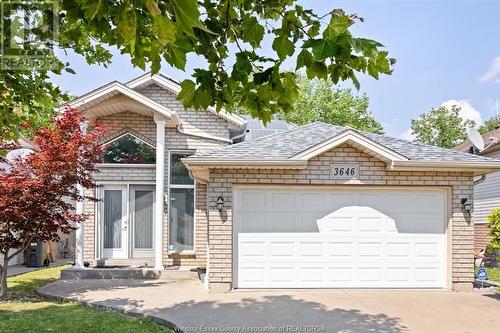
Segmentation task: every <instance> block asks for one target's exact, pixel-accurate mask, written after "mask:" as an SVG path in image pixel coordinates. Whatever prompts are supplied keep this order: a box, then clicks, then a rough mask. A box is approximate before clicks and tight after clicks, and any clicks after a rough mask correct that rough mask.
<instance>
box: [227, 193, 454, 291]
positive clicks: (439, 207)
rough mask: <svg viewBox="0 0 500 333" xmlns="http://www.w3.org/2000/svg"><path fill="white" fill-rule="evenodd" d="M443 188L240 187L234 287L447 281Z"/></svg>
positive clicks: (436, 283) (440, 285) (386, 285)
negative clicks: (322, 188) (323, 188)
mask: <svg viewBox="0 0 500 333" xmlns="http://www.w3.org/2000/svg"><path fill="white" fill-rule="evenodd" d="M445 193H446V192H445V191H444V190H421V189H414V190H394V189H368V188H366V189H362V190H361V189H357V190H354V189H325V190H321V189H317V188H316V189H305V188H288V189H287V188H276V189H270V188H266V189H264V188H240V189H236V190H235V192H234V196H235V198H234V201H235V203H234V220H233V221H234V230H235V233H234V242H233V244H234V248H233V251H234V258H235V262H234V272H235V275H234V284H235V287H236V288H444V287H446V270H447V269H446V267H447V265H446V257H447V256H446V237H445V229H446V225H445V220H446V218H445V210H446V209H445V207H446V196H445Z"/></svg>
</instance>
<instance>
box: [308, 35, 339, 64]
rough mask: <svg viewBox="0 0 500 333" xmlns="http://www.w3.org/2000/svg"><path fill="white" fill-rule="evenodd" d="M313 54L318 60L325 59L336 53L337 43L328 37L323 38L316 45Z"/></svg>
mask: <svg viewBox="0 0 500 333" xmlns="http://www.w3.org/2000/svg"><path fill="white" fill-rule="evenodd" d="M312 54H313V57H314V59H316V60H325V59H326V58H329V57H333V56H334V55H335V44H334V43H332V42H331V41H330V40H328V39H323V40H322V42H321V43H319V44H318V45H316V46H314V47H313V49H312Z"/></svg>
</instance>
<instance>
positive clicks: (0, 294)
mask: <svg viewBox="0 0 500 333" xmlns="http://www.w3.org/2000/svg"><path fill="white" fill-rule="evenodd" d="M1 268H2V269H1V270H0V299H5V298H7V269H8V268H9V259H8V255H7V254H5V255H4V261H3V265H2V266H1Z"/></svg>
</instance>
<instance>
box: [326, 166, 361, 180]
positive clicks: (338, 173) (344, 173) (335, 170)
mask: <svg viewBox="0 0 500 333" xmlns="http://www.w3.org/2000/svg"><path fill="white" fill-rule="evenodd" d="M330 173H331V177H332V178H337V179H340V178H357V177H358V174H359V167H358V165H357V164H333V165H332V166H331V172H330Z"/></svg>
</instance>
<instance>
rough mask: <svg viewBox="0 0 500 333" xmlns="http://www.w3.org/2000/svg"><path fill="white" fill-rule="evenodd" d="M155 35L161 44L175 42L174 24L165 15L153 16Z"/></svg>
mask: <svg viewBox="0 0 500 333" xmlns="http://www.w3.org/2000/svg"><path fill="white" fill-rule="evenodd" d="M153 22H154V31H155V33H156V37H157V38H158V40H159V41H160V43H161V44H162V45H165V44H170V43H173V42H175V31H176V28H175V24H174V22H172V21H171V20H170V19H168V18H166V17H165V16H161V15H159V16H155V18H154V19H153Z"/></svg>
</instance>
